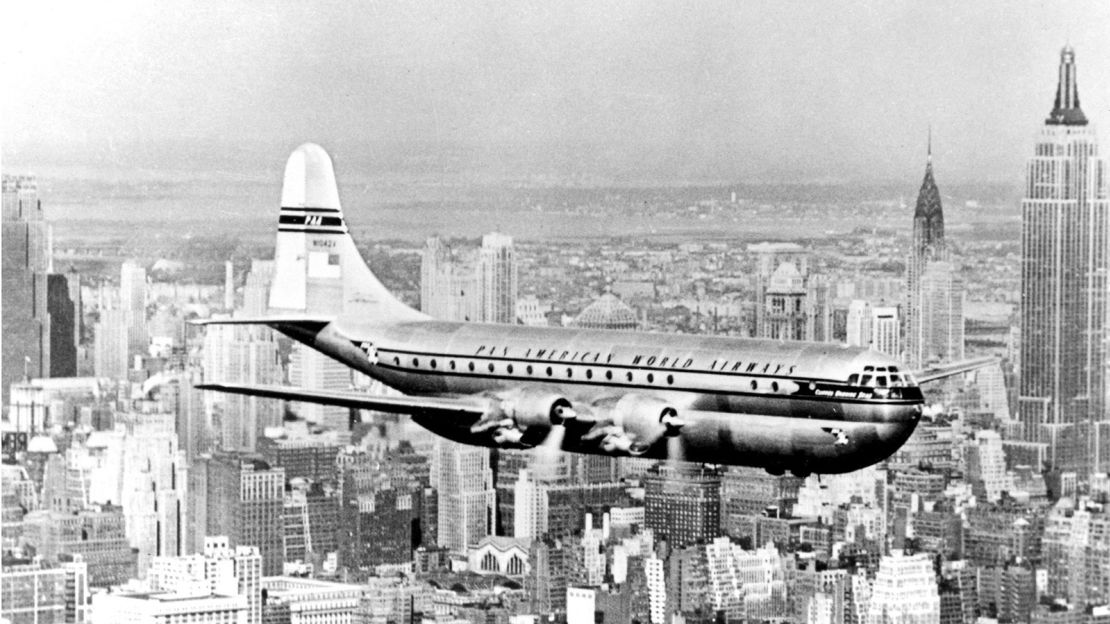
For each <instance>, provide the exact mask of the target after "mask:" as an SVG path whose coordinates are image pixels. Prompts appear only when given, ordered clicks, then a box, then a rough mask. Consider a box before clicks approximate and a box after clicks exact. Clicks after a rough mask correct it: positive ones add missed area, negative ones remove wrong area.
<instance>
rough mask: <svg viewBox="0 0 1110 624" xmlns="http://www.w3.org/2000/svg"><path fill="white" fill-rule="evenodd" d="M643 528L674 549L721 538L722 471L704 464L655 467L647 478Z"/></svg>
mask: <svg viewBox="0 0 1110 624" xmlns="http://www.w3.org/2000/svg"><path fill="white" fill-rule="evenodd" d="M644 524H645V525H647V528H649V529H651V530H652V531H654V532H655V536H656V538H658V539H666V540H667V541H668V542H669V543H670V544H671V546H672V547H673V548H681V547H683V546H686V545H689V544H694V543H697V542H708V541H710V540H712V539H714V538H716V537H718V536H720V534H721V473H720V471H719V470H717V469H716V468H710V467H708V466H705V465H703V464H686V463H679V464H664V463H659V464H656V465H655V466H654V467H653V468H652V469H651V470H649V471H648V473H647V475H646V476H645V477H644Z"/></svg>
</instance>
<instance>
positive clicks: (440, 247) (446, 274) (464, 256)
mask: <svg viewBox="0 0 1110 624" xmlns="http://www.w3.org/2000/svg"><path fill="white" fill-rule="evenodd" d="M420 309H421V311H423V312H424V313H425V314H428V315H429V316H431V317H432V318H436V319H440V320H444V321H478V320H480V319H481V297H480V296H479V292H478V275H477V270H476V261H475V259H474V258H473V254H472V253H467V252H464V251H463V250H456V249H454V248H452V247H451V246H450V245H449V244H448V243H447V242H446V241H444V240H443V239H441V238H439V237H438V236H433V237H431V238H429V239H428V240H427V242H426V243H425V245H424V251H423V253H422V254H421V261H420Z"/></svg>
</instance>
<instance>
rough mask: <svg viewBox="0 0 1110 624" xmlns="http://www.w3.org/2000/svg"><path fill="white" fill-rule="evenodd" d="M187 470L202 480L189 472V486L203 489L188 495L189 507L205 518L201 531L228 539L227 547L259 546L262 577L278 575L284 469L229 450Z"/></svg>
mask: <svg viewBox="0 0 1110 624" xmlns="http://www.w3.org/2000/svg"><path fill="white" fill-rule="evenodd" d="M189 470H190V472H197V473H199V474H200V475H202V476H203V478H201V479H195V478H194V475H193V474H190V486H191V485H193V483H199V482H201V481H203V482H205V485H206V487H205V489H204V490H203V491H193V490H191V491H190V492H189V496H190V498H191V500H190V504H189V508H190V510H192V511H193V512H194V515H202V516H204V521H205V532H206V533H207V534H208V535H226V536H227V537H228V539H229V540H230V545H231V546H254V547H256V548H258V552H259V553H260V554H261V555H262V574H263V575H266V576H273V575H277V574H281V572H282V557H283V556H284V548H283V543H282V539H283V536H284V532H283V526H282V520H283V516H282V513H283V511H284V506H285V497H284V494H285V470H284V469H282V468H271V467H270V465H269V464H267V463H266V462H265V461H263V460H261V459H259V458H258V457H257V456H252V455H248V454H245V453H227V452H217V453H213V454H212V455H211V456H209V457H203V458H201V459H200V460H198V461H197V463H196V464H194V465H193V466H190V468H189ZM202 498H203V503H201V502H200V499H202ZM202 507H203V508H202Z"/></svg>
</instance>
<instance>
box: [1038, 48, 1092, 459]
mask: <svg viewBox="0 0 1110 624" xmlns="http://www.w3.org/2000/svg"><path fill="white" fill-rule="evenodd" d="M1108 177H1110V171H1108V170H1107V162H1106V159H1105V158H1102V157H1099V154H1098V137H1097V136H1096V134H1095V130H1094V128H1093V127H1091V126H1089V125H1088V124H1087V117H1086V116H1085V115H1084V114H1083V110H1082V109H1081V108H1080V106H1079V89H1078V86H1077V85H1076V67H1075V51H1074V50H1072V49H1071V48H1070V47H1065V48H1064V49H1063V50H1062V51H1061V52H1060V66H1059V75H1058V83H1057V87H1056V99H1055V101H1054V102H1053V106H1052V112H1051V113H1049V116H1048V118H1047V119H1045V121H1044V125H1043V126H1042V127H1041V130H1040V132H1039V134H1038V136H1037V140H1036V146H1035V148H1034V153H1033V157H1032V158H1030V159H1029V163H1028V165H1027V167H1026V175H1025V193H1024V195H1025V196H1024V199H1022V201H1021V210H1022V237H1021V242H1022V263H1021V369H1020V382H1019V384H1020V385H1019V391H1018V413H1019V418H1020V419H1021V423H1022V429H1023V435H1024V436H1025V439H1026V441H1029V442H1039V443H1044V444H1046V445H1047V447H1048V461H1049V462H1050V463H1051V464H1052V467H1053V468H1056V469H1059V470H1074V471H1077V472H1079V473H1080V474H1081V475H1084V476H1085V475H1087V474H1089V473H1092V472H1103V471H1105V470H1106V469H1107V467H1108V464H1107V460H1108V454H1110V413H1108V405H1107V396H1106V392H1107V374H1108V370H1107V366H1108V364H1107V348H1108V344H1107V338H1108V336H1107V324H1108V309H1107V302H1108V299H1110V197H1108V184H1110V180H1108Z"/></svg>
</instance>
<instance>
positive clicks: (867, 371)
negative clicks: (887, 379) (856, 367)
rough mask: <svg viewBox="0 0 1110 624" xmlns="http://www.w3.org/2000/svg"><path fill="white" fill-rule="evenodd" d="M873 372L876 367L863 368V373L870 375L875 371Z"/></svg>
mask: <svg viewBox="0 0 1110 624" xmlns="http://www.w3.org/2000/svg"><path fill="white" fill-rule="evenodd" d="M873 370H875V367H874V366H864V367H863V372H865V373H869V372H871V371H873Z"/></svg>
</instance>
